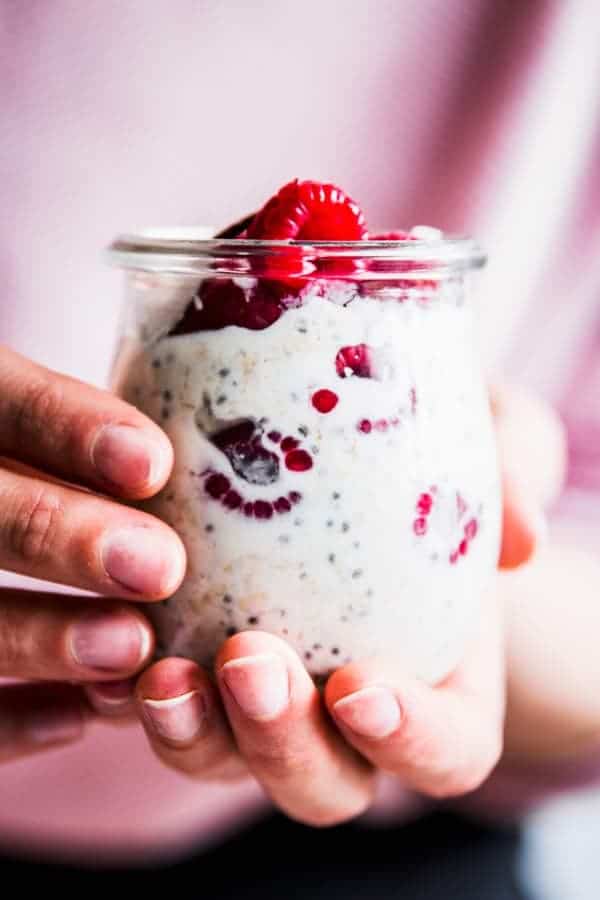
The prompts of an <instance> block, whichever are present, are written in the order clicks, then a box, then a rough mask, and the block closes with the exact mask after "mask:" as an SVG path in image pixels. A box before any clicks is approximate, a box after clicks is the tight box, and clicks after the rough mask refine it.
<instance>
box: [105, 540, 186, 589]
mask: <svg viewBox="0 0 600 900" xmlns="http://www.w3.org/2000/svg"><path fill="white" fill-rule="evenodd" d="M102 562H103V564H104V568H105V570H106V573H107V575H109V577H110V578H112V579H113V581H116V582H117V583H118V584H120V585H121V587H124V588H126V589H127V590H128V591H135V593H136V594H145V595H149V596H155V595H168V594H170V593H172V592H173V591H174V590H175V588H176V587H177V584H178V583H179V580H180V578H181V575H182V572H183V568H184V560H183V552H182V550H181V549H180V547H179V545H178V544H176V542H175V541H174V540H169V539H168V538H165V534H164V533H163V532H158V531H157V530H155V529H153V528H144V527H141V526H138V527H134V528H122V529H120V530H118V531H111V532H109V533H108V534H107V535H106V536H105V538H104V544H103V547H102Z"/></svg>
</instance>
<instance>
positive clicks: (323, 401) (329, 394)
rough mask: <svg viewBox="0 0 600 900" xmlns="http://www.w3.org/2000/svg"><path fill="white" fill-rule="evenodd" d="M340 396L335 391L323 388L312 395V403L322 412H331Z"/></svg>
mask: <svg viewBox="0 0 600 900" xmlns="http://www.w3.org/2000/svg"><path fill="white" fill-rule="evenodd" d="M338 400H339V397H338V395H337V394H336V393H334V391H329V390H327V388H323V389H322V390H320V391H316V392H315V393H314V394H313V395H312V405H313V406H314V408H315V409H316V410H317V412H320V413H330V412H331V411H332V409H335V407H336V406H337V404H338Z"/></svg>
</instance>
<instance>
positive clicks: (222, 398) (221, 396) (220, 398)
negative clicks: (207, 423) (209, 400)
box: [217, 394, 227, 406]
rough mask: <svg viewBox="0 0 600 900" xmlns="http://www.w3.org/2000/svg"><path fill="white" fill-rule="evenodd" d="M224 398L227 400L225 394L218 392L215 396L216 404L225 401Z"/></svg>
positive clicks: (218, 404) (219, 404)
mask: <svg viewBox="0 0 600 900" xmlns="http://www.w3.org/2000/svg"><path fill="white" fill-rule="evenodd" d="M226 400H227V397H226V395H225V394H219V396H218V397H217V406H221V405H222V404H223V403H225V402H226Z"/></svg>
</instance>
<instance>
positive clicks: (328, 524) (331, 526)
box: [325, 519, 333, 528]
mask: <svg viewBox="0 0 600 900" xmlns="http://www.w3.org/2000/svg"><path fill="white" fill-rule="evenodd" d="M325 524H326V525H327V527H328V528H333V519H327V522H326V523H325Z"/></svg>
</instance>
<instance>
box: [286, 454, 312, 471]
mask: <svg viewBox="0 0 600 900" xmlns="http://www.w3.org/2000/svg"><path fill="white" fill-rule="evenodd" d="M285 464H286V466H287V467H288V469H290V471H292V472H306V471H307V470H308V469H311V468H312V464H313V461H312V457H311V456H310V454H309V453H307V452H306V450H290V452H289V453H288V454H287V456H286V458H285Z"/></svg>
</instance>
